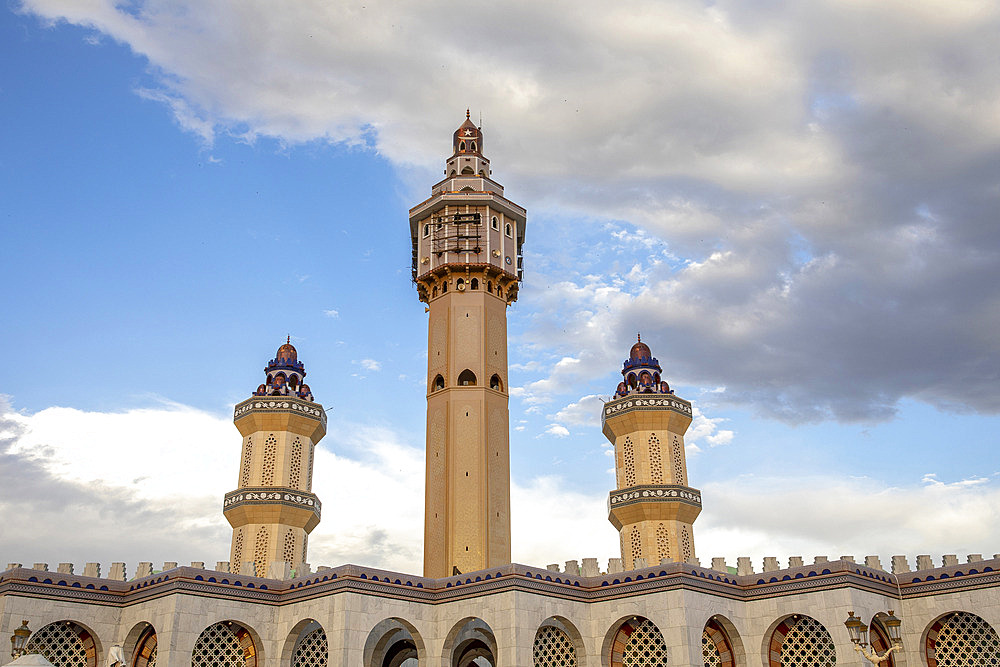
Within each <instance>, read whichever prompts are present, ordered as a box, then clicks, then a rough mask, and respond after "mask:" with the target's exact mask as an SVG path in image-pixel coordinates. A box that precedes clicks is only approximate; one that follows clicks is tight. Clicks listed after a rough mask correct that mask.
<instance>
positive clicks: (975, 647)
mask: <svg viewBox="0 0 1000 667" xmlns="http://www.w3.org/2000/svg"><path fill="white" fill-rule="evenodd" d="M998 639H1000V638H998V637H997V632H996V630H994V629H993V626H991V625H990V624H989V623H987V622H986V621H985V620H984V619H982V618H980V617H979V616H977V615H975V614H970V613H969V612H965V611H956V612H954V613H951V614H948V615H946V616H943V617H941V618H939V619H938V620H936V621H935V622H934V623H933V625H931V627H930V630H928V631H927V645H926V647H925V654H924V655H925V656H926V658H927V666H928V667H943V666H944V665H991V664H996V662H997V660H1000V641H998Z"/></svg>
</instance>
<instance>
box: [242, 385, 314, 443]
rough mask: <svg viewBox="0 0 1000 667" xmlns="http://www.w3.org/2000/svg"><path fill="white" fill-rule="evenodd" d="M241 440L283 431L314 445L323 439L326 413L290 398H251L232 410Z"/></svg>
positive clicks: (311, 405) (312, 404)
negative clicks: (252, 434)
mask: <svg viewBox="0 0 1000 667" xmlns="http://www.w3.org/2000/svg"><path fill="white" fill-rule="evenodd" d="M233 421H234V422H235V423H236V427H237V428H239V430H240V433H242V434H243V437H246V436H248V435H250V434H251V433H254V432H256V431H280V430H286V431H291V432H293V433H296V434H298V435H303V436H305V437H307V438H310V439H311V440H312V441H313V442H318V441H319V440H320V439H321V438H322V437H323V436H324V435H326V411H325V410H324V409H323V406H322V405H320V404H319V403H313V402H312V401H306V400H303V399H301V398H296V397H294V396H252V397H251V398H248V399H247V400H245V401H243V402H242V403H237V404H236V407H235V408H234V409H233Z"/></svg>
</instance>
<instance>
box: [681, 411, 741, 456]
mask: <svg viewBox="0 0 1000 667" xmlns="http://www.w3.org/2000/svg"><path fill="white" fill-rule="evenodd" d="M692 414H693V418H692V419H691V426H689V427H688V430H687V433H686V434H685V435H684V442H685V444H687V445H693V446H695V447H697V446H698V443H700V442H702V441H704V442H707V443H708V446H709V447H718V446H720V445H728V444H729V443H731V442H732V441H733V437H734V436H735V433H734V432H733V431H732V430H729V429H722V430H720V429H719V425H720V424H722V423H724V422H726V421H727V420H726V419H725V418H724V417H714V418H713V417H707V416H705V413H704V412H703V411H702V410H701V408H699V407H698V406H697V405H694V406H692Z"/></svg>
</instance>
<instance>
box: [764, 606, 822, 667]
mask: <svg viewBox="0 0 1000 667" xmlns="http://www.w3.org/2000/svg"><path fill="white" fill-rule="evenodd" d="M771 646H777V647H778V650H777V651H775V650H774V649H772V650H771V652H770V667H812V666H813V665H827V664H829V665H832V664H834V663H835V662H836V661H837V650H836V649H835V648H834V646H833V639H832V638H831V637H830V633H829V632H827V630H826V628H824V627H823V624H822V623H820V622H819V621H817V620H816V619H814V618H811V617H809V616H804V615H802V614H796V615H794V616H789V617H788V618H786V619H785V620H783V621H782V622H781V623H779V624H778V627H776V628H775V629H774V633H772V634H771Z"/></svg>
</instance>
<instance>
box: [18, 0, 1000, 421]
mask: <svg viewBox="0 0 1000 667" xmlns="http://www.w3.org/2000/svg"><path fill="white" fill-rule="evenodd" d="M22 6H23V8H24V11H26V12H35V13H37V14H38V15H39V16H41V17H44V18H45V19H46V20H50V21H56V20H66V21H69V22H71V23H73V24H76V25H82V26H86V27H87V28H89V29H92V30H94V31H98V32H100V33H101V34H102V35H107V36H110V37H111V38H113V39H115V40H117V41H119V42H121V43H123V44H127V45H128V46H129V47H130V48H131V49H132V50H133V51H134V52H135V53H136V54H140V55H141V56H144V57H146V58H147V59H148V60H149V62H150V65H151V66H150V67H149V68H148V70H149V72H150V75H149V78H150V79H151V81H148V82H147V83H148V85H144V86H142V87H140V88H139V89H138V92H139V94H141V95H143V96H145V97H146V98H148V99H151V100H154V101H157V102H159V103H162V104H164V105H166V106H167V107H168V108H169V109H170V110H171V111H172V113H173V114H174V116H175V118H176V119H177V122H178V123H179V124H181V125H182V126H183V127H185V128H187V129H188V130H190V131H191V132H193V133H195V134H196V135H197V136H199V137H201V138H202V139H203V140H204V141H206V142H211V141H212V140H213V137H215V136H216V135H218V134H219V133H223V134H230V135H234V136H237V137H238V138H239V139H240V140H247V141H252V140H253V139H254V138H255V137H258V136H268V137H275V138H277V139H278V140H279V141H281V142H283V143H297V142H307V141H314V140H319V141H327V142H340V143H342V144H344V145H348V146H359V147H364V148H367V149H371V150H374V151H377V152H378V153H379V155H381V156H384V157H385V158H386V159H387V160H389V161H390V162H391V163H392V164H393V165H394V166H395V167H396V168H397V170H398V172H399V174H400V176H401V178H403V179H404V180H406V181H408V182H414V183H416V182H420V183H421V184H423V183H426V182H427V180H428V179H429V178H430V177H431V176H430V175H431V173H432V172H436V171H437V169H438V167H439V166H440V162H441V158H442V155H443V149H442V143H441V142H442V139H441V138H442V137H447V136H448V135H449V133H450V132H451V131H452V130H453V129H454V126H455V124H456V121H457V120H459V119H456V118H454V117H449V116H448V115H447V114H445V115H442V113H441V109H442V108H452V109H456V110H460V109H464V108H465V107H466V104H467V102H468V101H469V100H470V99H472V100H473V101H474V105H475V106H476V107H478V108H480V109H482V110H484V111H485V112H486V124H487V133H488V134H487V136H488V141H489V142H490V143H489V146H490V147H491V148H490V149H489V150H490V157H491V158H493V163H494V164H495V165H497V166H498V167H500V166H501V165H502V166H503V169H504V173H505V176H504V178H505V180H506V185H507V186H508V188H509V190H510V191H511V192H515V191H516V192H518V193H519V195H518V196H519V200H520V201H527V202H534V203H535V204H533V205H532V209H533V210H539V209H541V210H547V211H549V212H551V213H553V214H554V215H553V216H552V217H553V218H557V219H564V220H569V221H571V222H570V223H569V224H572V225H573V226H574V228H573V233H574V235H575V234H578V232H579V230H580V229H583V228H587V227H592V226H593V225H592V224H591V223H596V224H597V228H598V229H604V228H605V226H607V225H609V224H611V225H612V226H614V227H615V229H614V230H606V231H605V232H604V236H606V237H607V238H606V239H605V240H606V241H607V244H605V245H598V244H593V245H592V244H589V243H588V244H586V245H583V246H582V248H583V250H580V251H579V252H572V253H568V252H565V251H564V248H558V249H557V250H559V252H549V253H546V254H544V255H543V254H542V253H539V254H538V255H536V256H535V259H536V260H537V261H538V262H539V264H542V263H543V262H548V263H549V264H550V266H556V265H561V266H559V268H560V269H564V268H566V267H570V268H571V269H572V268H573V267H575V266H577V265H579V264H581V263H588V261H589V262H591V263H592V264H593V266H588V267H585V268H579V269H578V270H577V271H576V272H575V273H572V274H571V276H570V277H569V278H568V279H567V278H566V276H565V275H564V274H563V273H562V272H561V271H558V272H557V271H553V272H550V273H548V274H546V273H544V272H539V271H538V270H537V269H535V271H536V273H535V274H534V279H535V280H538V281H541V282H540V284H544V285H545V289H544V290H539V291H538V292H535V293H532V290H531V289H530V288H529V286H527V285H526V286H525V289H524V290H523V294H524V296H523V297H522V298H523V299H524V301H525V302H529V299H530V305H531V307H532V309H533V312H534V313H536V314H538V315H539V317H536V318H534V319H533V322H534V324H533V327H534V328H533V329H532V330H530V331H528V332H526V335H525V338H526V340H527V343H528V344H532V345H534V346H535V348H534V349H535V351H536V352H537V353H539V354H540V355H548V356H549V357H551V356H555V357H558V356H570V357H572V358H574V359H578V360H579V362H580V363H579V364H577V366H576V367H575V368H573V369H569V368H558V367H557V368H553V369H552V373H551V375H550V377H547V378H542V379H540V380H537V381H535V382H534V383H526V384H525V387H526V389H527V394H526V395H525V396H524V397H523V398H524V400H526V401H533V402H535V403H547V402H550V401H552V400H554V399H553V396H552V395H553V393H558V392H559V390H560V389H561V387H564V386H566V384H565V383H579V382H580V381H583V380H588V379H593V378H594V377H595V376H596V374H599V373H603V372H604V369H605V368H606V367H605V366H603V365H602V363H600V362H605V361H608V360H614V359H616V358H617V356H618V355H619V354H620V353H621V351H620V346H621V343H622V342H623V341H625V340H628V339H629V338H630V337H631V333H632V332H634V331H635V330H636V329H637V328H638V329H643V330H660V331H669V332H670V339H671V342H672V343H673V345H672V346H671V348H670V349H669V350H666V349H664V348H660V349H663V350H664V351H662V352H660V354H661V355H662V357H663V359H664V360H669V361H670V362H671V366H670V368H669V373H670V377H671V378H672V380H671V381H674V382H679V381H683V382H684V383H685V384H689V385H693V386H707V385H719V384H723V383H724V384H726V386H727V388H728V390H727V391H726V392H725V393H724V395H723V396H720V400H722V399H724V400H725V401H727V402H729V403H731V404H735V405H743V406H751V407H752V408H754V409H755V410H757V411H758V412H760V413H763V414H765V415H768V416H771V417H776V418H780V419H783V420H786V421H789V422H803V421H816V420H823V419H836V420H840V421H880V420H886V419H890V418H892V417H893V415H894V414H895V411H896V409H897V405H898V403H899V401H900V400H901V399H904V398H915V399H917V400H924V401H927V402H931V403H934V404H935V405H944V406H946V407H950V408H955V409H958V410H974V411H982V412H989V413H996V412H997V411H1000V394H998V393H997V392H996V391H995V387H994V385H995V378H996V376H997V373H998V372H1000V351H998V349H997V347H996V344H995V340H996V339H995V336H994V335H993V332H995V331H996V330H997V328H998V326H1000V315H998V311H997V309H996V308H995V307H994V306H995V303H996V302H997V300H998V299H1000V257H998V256H997V255H996V253H993V252H991V251H990V250H989V249H991V248H995V247H997V245H998V238H997V234H998V231H997V229H996V225H995V224H994V222H995V220H994V217H995V216H994V212H995V211H996V209H997V206H998V204H1000V192H997V190H996V187H995V184H996V182H997V179H998V177H1000V166H998V165H997V162H996V160H995V159H993V156H994V154H995V152H996V150H997V147H998V146H1000V124H997V123H996V118H997V117H998V115H1000V65H998V64H997V62H996V58H995V44H996V42H997V39H998V34H1000V7H998V6H997V5H996V4H995V3H985V2H967V3H954V2H953V3H942V2H931V1H928V2H921V3H917V5H907V6H906V8H905V10H901V9H900V7H901V5H900V4H899V3H897V2H889V3H873V2H851V3H834V2H817V3H808V4H801V3H798V4H796V3H792V4H789V3H770V4H764V5H762V4H760V3H746V2H736V1H734V0H723V1H721V2H713V3H708V4H706V3H696V2H680V1H678V2H667V3H654V2H639V3H637V4H636V3H631V4H627V5H626V4H615V3H601V2H597V1H596V0H586V1H584V2H582V3H581V2H575V3H568V2H564V1H562V0H560V1H557V2H551V3H536V2H514V3H508V4H505V5H503V6H502V7H500V6H497V5H491V4H481V5H475V6H471V7H468V8H467V11H466V12H465V13H463V15H462V18H461V19H459V18H458V17H457V16H456V15H455V13H454V11H453V6H452V5H451V4H450V3H446V2H441V1H440V0H438V1H432V2H428V3H420V4H419V5H416V4H414V5H412V6H399V5H398V4H391V3H383V2H379V1H377V0H376V1H375V2H369V3H368V4H366V6H365V9H364V11H359V10H357V8H356V7H354V6H351V5H343V6H341V5H333V6H331V5H330V3H324V2H319V0H303V1H302V2H298V3H295V5H294V6H293V7H288V6H284V5H282V6H280V7H279V6H276V5H272V4H269V3H264V2H260V1H259V0H251V1H248V2H242V3H226V2H222V1H221V0H204V1H203V2H198V3H193V2H190V0H187V1H185V0H176V2H171V3H167V2H151V3H138V4H135V3H133V4H130V5H128V6H127V7H126V6H124V5H121V4H115V3H111V2H89V3H79V2H70V1H68V0H25V1H24V2H23V5H22ZM279 14H280V20H275V17H277V16H278V15H279ZM459 21H473V22H476V23H479V24H484V25H490V26H491V30H492V32H493V35H494V37H495V38H494V39H490V40H480V41H477V42H473V43H470V42H469V41H468V40H467V39H466V38H465V37H466V34H465V32H464V31H463V30H462V29H460V25H461V24H460V23H459ZM232 25H240V26H244V27H245V28H246V29H244V30H238V31H233V30H230V29H229V27H228V26H232ZM91 37H92V36H91ZM512 43H517V44H518V48H517V49H511V48H510V44H512ZM579 45H586V47H585V48H578V46H579ZM98 48H101V47H98ZM569 53H572V56H571V57H568V56H567V54H569ZM956 53H960V54H962V57H955V55H954V54H956ZM668 63H669V66H667V65H666V64H668ZM431 71H433V72H436V74H435V85H434V86H426V85H423V83H422V82H425V81H426V73H427V72H431ZM359 81H363V82H364V85H359V84H358V82H359ZM470 81H471V82H475V83H473V84H472V85H471V87H470V85H469V82H470ZM456 114H457V115H459V116H460V112H458V111H457V112H456ZM541 117H544V118H545V119H546V122H545V123H538V122H537V119H538V118H541ZM609 128H611V130H609ZM417 176H419V178H418V177H417ZM422 187H423V186H421V188H422ZM422 192H423V190H422V189H421V193H422ZM831 193H836V196H835V197H834V196H832V194H831ZM609 221H614V222H609ZM619 222H622V224H621V225H619V224H618V223H619ZM625 222H627V223H631V224H629V225H626V224H624V223H625ZM574 238H575V237H574ZM624 246H628V247H629V248H631V249H632V250H631V251H630V252H631V253H635V252H636V251H640V252H646V253H647V256H646V257H635V256H632V257H631V258H630V259H629V258H621V260H622V261H621V262H620V263H619V264H618V265H616V266H609V265H603V264H602V259H603V254H604V253H603V251H606V250H609V249H611V250H614V249H616V248H621V247H624ZM530 252H534V251H530ZM587 253H591V254H592V255H593V256H592V257H591V256H588V255H587ZM579 274H583V275H579ZM556 278H558V279H556ZM859 323H864V326H860V325H859ZM528 363H529V364H530V363H531V362H530V361H529V362H528ZM848 387H849V388H850V390H849V391H847V390H845V388H848ZM716 439H717V440H718V439H719V436H717V437H716Z"/></svg>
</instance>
